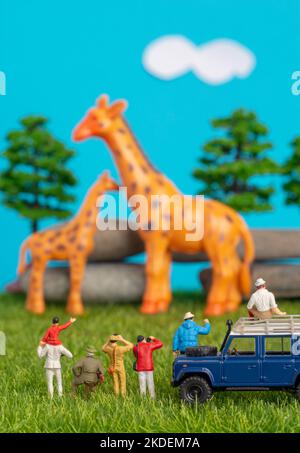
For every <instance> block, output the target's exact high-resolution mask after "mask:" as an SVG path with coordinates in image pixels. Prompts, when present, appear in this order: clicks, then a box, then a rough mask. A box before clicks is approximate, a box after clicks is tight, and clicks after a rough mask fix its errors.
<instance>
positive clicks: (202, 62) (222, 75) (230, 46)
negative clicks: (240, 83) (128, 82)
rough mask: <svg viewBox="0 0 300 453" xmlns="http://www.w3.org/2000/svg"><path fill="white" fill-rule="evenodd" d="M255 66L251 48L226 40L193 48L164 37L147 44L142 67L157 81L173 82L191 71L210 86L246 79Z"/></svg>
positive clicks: (180, 40)
mask: <svg viewBox="0 0 300 453" xmlns="http://www.w3.org/2000/svg"><path fill="white" fill-rule="evenodd" d="M255 63H256V59H255V55H254V54H253V52H251V50H250V49H248V48H247V47H245V46H243V45H242V44H240V43H239V42H237V41H234V40H232V39H226V38H222V39H215V40H213V41H209V42H208V43H206V44H202V45H200V46H196V45H195V44H193V43H192V42H191V41H189V40H188V39H187V38H185V37H184V36H180V35H174V36H172V35H170V36H164V37H162V38H159V39H157V40H155V41H153V42H152V43H151V44H149V46H147V47H146V49H145V51H144V54H143V65H144V68H145V69H146V70H147V71H148V72H149V73H150V74H152V75H154V76H156V77H158V78H159V79H162V80H172V79H175V78H177V77H180V76H182V75H184V74H185V73H187V72H189V71H192V72H193V73H194V74H195V76H196V77H198V78H199V79H201V80H202V81H203V82H206V83H208V84H210V85H220V84H222V83H226V82H229V81H230V80H232V79H233V78H234V77H238V78H246V77H247V76H249V74H250V73H251V72H252V71H253V69H254V67H255Z"/></svg>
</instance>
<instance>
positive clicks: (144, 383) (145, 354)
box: [133, 335, 163, 399]
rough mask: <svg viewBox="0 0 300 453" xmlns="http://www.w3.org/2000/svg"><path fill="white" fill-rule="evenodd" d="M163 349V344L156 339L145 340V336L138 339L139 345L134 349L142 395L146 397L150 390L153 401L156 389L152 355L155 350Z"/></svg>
mask: <svg viewBox="0 0 300 453" xmlns="http://www.w3.org/2000/svg"><path fill="white" fill-rule="evenodd" d="M162 347H163V343H162V342H161V341H160V340H158V339H157V338H155V337H149V338H147V339H146V338H145V337H144V336H143V335H139V336H138V337H137V345H136V346H134V348H133V353H134V355H135V357H136V359H137V360H136V363H135V366H134V369H135V371H137V373H138V377H139V385H140V393H141V395H146V391H147V388H148V391H149V394H150V396H151V398H152V399H155V387H154V379H153V371H154V364H153V358H152V353H153V351H155V349H160V348H162Z"/></svg>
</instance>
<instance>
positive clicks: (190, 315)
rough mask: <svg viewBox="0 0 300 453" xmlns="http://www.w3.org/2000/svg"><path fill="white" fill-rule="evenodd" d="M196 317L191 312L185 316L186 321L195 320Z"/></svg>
mask: <svg viewBox="0 0 300 453" xmlns="http://www.w3.org/2000/svg"><path fill="white" fill-rule="evenodd" d="M194 317H195V315H193V313H191V312H190V311H188V312H187V313H186V314H185V315H184V318H183V319H184V320H186V319H191V318H194Z"/></svg>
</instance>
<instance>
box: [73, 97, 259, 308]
mask: <svg viewBox="0 0 300 453" xmlns="http://www.w3.org/2000/svg"><path fill="white" fill-rule="evenodd" d="M125 108H126V102H125V101H117V102H115V103H113V104H112V105H110V106H109V105H108V98H107V96H105V95H104V96H102V97H101V98H100V99H99V101H98V103H97V106H96V107H94V108H91V109H90V110H89V111H88V113H87V115H86V116H85V118H84V119H83V120H82V121H81V122H80V123H79V124H78V125H77V127H76V128H75V130H74V131H73V138H74V140H76V141H79V140H84V139H86V138H89V137H99V138H102V139H103V140H104V141H105V142H106V144H107V145H108V147H109V148H110V150H111V152H112V155H113V157H114V160H115V162H116V165H117V167H118V169H119V173H120V175H121V179H122V181H123V184H124V185H125V186H126V187H127V193H128V197H131V196H132V195H134V194H144V195H145V197H146V198H147V200H148V204H147V206H146V208H147V209H148V211H149V212H150V216H151V217H150V221H149V224H150V225H151V223H152V221H155V220H154V219H153V217H154V215H153V212H154V211H155V206H154V207H153V208H154V209H149V206H152V200H153V197H152V195H158V196H161V195H166V196H168V197H172V196H174V195H177V196H179V197H183V195H182V194H181V193H180V192H179V190H178V189H177V188H176V187H175V186H174V184H173V183H172V182H171V181H170V180H169V179H167V178H166V177H165V176H164V175H163V174H162V173H160V172H159V171H157V170H156V169H155V168H154V167H153V166H152V165H151V163H150V162H149V160H148V159H147V157H146V156H145V154H144V153H143V151H142V149H141V147H140V146H139V144H138V143H137V141H136V139H135V137H134V135H133V133H132V132H131V130H130V128H129V126H128V124H127V123H126V121H125V120H124V118H123V117H122V113H123V111H124V110H125ZM182 158H184V157H182ZM194 199H195V198H194ZM146 208H144V209H146ZM156 208H157V209H158V206H156ZM159 208H160V211H159V214H158V216H159V220H160V223H159V225H162V224H163V222H161V220H163V219H164V218H165V217H166V216H169V217H170V219H169V220H170V225H174V220H175V218H174V213H173V214H171V215H170V214H169V211H168V212H166V211H165V212H164V208H163V207H162V206H160V207H159ZM193 209H197V207H195V203H194V205H193ZM179 215H180V216H183V212H180V213H179ZM155 219H157V216H156V217H155ZM203 222H204V237H203V239H200V240H199V241H188V240H186V238H187V234H188V231H187V229H185V228H182V229H181V230H180V231H178V230H175V229H174V228H172V227H171V228H170V229H169V231H164V229H163V228H161V229H159V228H158V229H157V226H156V228H155V229H152V228H150V229H148V230H147V229H140V230H139V234H140V236H141V237H142V239H143V241H144V243H145V250H146V254H147V263H146V288H145V292H144V296H143V303H142V306H141V312H142V313H149V314H154V313H158V312H164V311H166V310H167V309H168V306H169V303H170V301H171V298H172V294H171V289H170V265H171V257H172V252H185V253H190V254H193V253H198V252H200V251H205V252H206V254H207V255H208V257H209V259H210V261H211V262H212V267H213V280H212V286H211V289H210V291H209V294H208V297H207V306H206V310H205V313H206V315H220V314H223V313H225V312H227V311H228V312H230V311H235V310H236V309H237V307H238V306H239V304H240V302H241V299H242V294H245V295H248V294H249V291H250V287H251V279H250V265H251V262H252V260H253V258H254V244H253V240H252V236H251V234H250V232H249V230H248V228H247V226H246V224H245V222H244V221H243V219H242V218H241V217H240V216H239V214H237V213H236V212H235V211H234V210H233V209H231V208H229V207H228V206H226V205H224V204H222V203H220V202H217V201H214V200H205V202H204V220H203ZM241 238H242V239H243V240H244V245H245V253H244V260H243V262H241V261H240V259H239V256H238V254H237V251H236V247H237V244H238V243H239V241H240V239H241Z"/></svg>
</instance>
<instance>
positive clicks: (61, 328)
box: [58, 318, 76, 332]
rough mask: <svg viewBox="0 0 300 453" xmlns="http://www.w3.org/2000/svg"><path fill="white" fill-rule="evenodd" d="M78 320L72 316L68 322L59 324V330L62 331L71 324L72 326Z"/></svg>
mask: <svg viewBox="0 0 300 453" xmlns="http://www.w3.org/2000/svg"><path fill="white" fill-rule="evenodd" d="M75 321H76V318H71V319H70V321H68V322H66V324H62V325H61V326H58V330H59V331H60V332H61V331H62V330H65V329H67V328H68V327H69V326H71V325H72V324H73V323H74V322H75Z"/></svg>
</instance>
